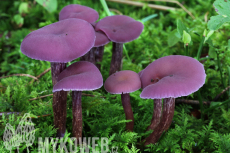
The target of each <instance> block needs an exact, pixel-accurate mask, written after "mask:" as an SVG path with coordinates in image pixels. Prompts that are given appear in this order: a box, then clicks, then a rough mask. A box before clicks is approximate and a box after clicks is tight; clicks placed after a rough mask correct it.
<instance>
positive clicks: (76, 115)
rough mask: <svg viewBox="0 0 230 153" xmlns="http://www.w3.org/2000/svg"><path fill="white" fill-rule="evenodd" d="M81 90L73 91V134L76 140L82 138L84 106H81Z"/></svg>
mask: <svg viewBox="0 0 230 153" xmlns="http://www.w3.org/2000/svg"><path fill="white" fill-rule="evenodd" d="M81 93H82V92H81V91H72V100H73V101H72V105H73V108H72V111H73V122H72V125H73V129H72V130H73V136H74V137H75V138H76V140H79V138H80V139H81V138H82V107H81Z"/></svg>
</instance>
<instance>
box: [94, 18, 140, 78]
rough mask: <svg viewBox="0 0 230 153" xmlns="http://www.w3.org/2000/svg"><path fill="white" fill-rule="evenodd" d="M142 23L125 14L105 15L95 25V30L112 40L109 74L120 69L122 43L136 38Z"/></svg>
mask: <svg viewBox="0 0 230 153" xmlns="http://www.w3.org/2000/svg"><path fill="white" fill-rule="evenodd" d="M143 29H144V25H143V24H142V23H141V22H139V21H136V20H134V19H133V18H131V17H128V16H125V15H114V16H107V17H105V18H103V19H101V20H100V21H98V22H97V24H96V25H95V30H96V31H103V32H104V33H105V34H106V35H107V36H108V38H109V39H110V40H111V41H113V54H112V60H111V65H110V71H109V75H111V74H113V73H115V72H116V71H120V69H121V60H122V52H123V43H126V42H130V41H132V40H135V39H137V38H138V37H139V36H140V34H141V32H142V30H143Z"/></svg>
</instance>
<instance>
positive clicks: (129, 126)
mask: <svg viewBox="0 0 230 153" xmlns="http://www.w3.org/2000/svg"><path fill="white" fill-rule="evenodd" d="M121 101H122V105H123V108H124V112H125V117H126V120H132V121H131V122H127V123H126V130H127V131H133V127H134V117H133V111H132V106H131V103H130V96H129V93H126V94H121Z"/></svg>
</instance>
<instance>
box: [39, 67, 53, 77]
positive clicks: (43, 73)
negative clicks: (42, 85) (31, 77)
mask: <svg viewBox="0 0 230 153" xmlns="http://www.w3.org/2000/svg"><path fill="white" fill-rule="evenodd" d="M50 70H51V67H50V68H48V69H46V70H45V71H44V72H42V73H41V74H39V75H38V76H36V77H37V78H38V79H39V78H40V77H42V76H43V75H45V74H46V73H47V72H49V71H50Z"/></svg>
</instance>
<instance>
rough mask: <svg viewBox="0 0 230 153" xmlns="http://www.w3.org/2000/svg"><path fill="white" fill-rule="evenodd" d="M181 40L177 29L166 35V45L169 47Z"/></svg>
mask: <svg viewBox="0 0 230 153" xmlns="http://www.w3.org/2000/svg"><path fill="white" fill-rule="evenodd" d="M180 39H181V36H180V34H179V32H178V31H177V29H175V30H173V31H172V32H171V33H169V35H168V45H169V46H170V47H172V46H174V45H175V44H176V43H177V42H178V41H179V40H180Z"/></svg>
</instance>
